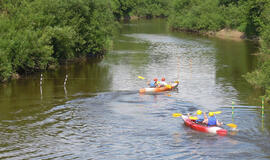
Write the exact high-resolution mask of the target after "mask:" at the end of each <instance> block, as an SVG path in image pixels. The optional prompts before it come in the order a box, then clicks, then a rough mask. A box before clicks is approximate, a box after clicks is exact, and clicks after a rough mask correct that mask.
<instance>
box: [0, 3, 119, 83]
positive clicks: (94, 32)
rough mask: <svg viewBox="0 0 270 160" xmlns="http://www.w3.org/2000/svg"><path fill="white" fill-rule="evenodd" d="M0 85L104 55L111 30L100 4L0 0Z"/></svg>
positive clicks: (103, 5) (109, 17) (105, 8)
mask: <svg viewBox="0 0 270 160" xmlns="http://www.w3.org/2000/svg"><path fill="white" fill-rule="evenodd" d="M0 3H1V4H0V6H1V8H0V15H1V16H0V34H1V37H0V80H2V81H4V80H7V79H8V78H10V77H11V75H12V74H13V73H24V72H34V71H38V70H43V69H46V68H48V66H49V65H50V64H55V63H58V62H60V61H63V60H68V59H71V58H74V57H84V56H97V55H102V54H104V53H105V51H106V49H107V48H108V46H109V45H110V37H111V36H112V34H113V31H114V28H115V21H114V16H113V14H112V11H111V10H110V9H109V7H108V5H109V4H107V3H106V1H105V0H104V1H100V0H89V1H86V0H47V1H43V0H23V1H15V0H14V1H12V0H2V1H0Z"/></svg>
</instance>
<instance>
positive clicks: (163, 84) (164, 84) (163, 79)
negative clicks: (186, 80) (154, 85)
mask: <svg viewBox="0 0 270 160" xmlns="http://www.w3.org/2000/svg"><path fill="white" fill-rule="evenodd" d="M166 85H168V84H167V83H166V82H165V78H164V77H162V78H161V82H159V84H158V86H159V87H164V86H166Z"/></svg>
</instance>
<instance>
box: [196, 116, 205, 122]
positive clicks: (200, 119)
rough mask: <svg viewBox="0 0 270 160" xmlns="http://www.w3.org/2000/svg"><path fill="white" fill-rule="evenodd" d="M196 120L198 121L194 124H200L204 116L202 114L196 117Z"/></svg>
mask: <svg viewBox="0 0 270 160" xmlns="http://www.w3.org/2000/svg"><path fill="white" fill-rule="evenodd" d="M197 118H198V119H197V120H196V122H202V121H203V120H204V116H203V115H202V114H200V115H198V116H197Z"/></svg>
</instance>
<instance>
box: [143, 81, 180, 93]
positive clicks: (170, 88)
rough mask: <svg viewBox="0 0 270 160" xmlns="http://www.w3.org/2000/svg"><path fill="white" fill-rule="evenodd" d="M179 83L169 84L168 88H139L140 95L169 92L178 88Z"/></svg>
mask: <svg viewBox="0 0 270 160" xmlns="http://www.w3.org/2000/svg"><path fill="white" fill-rule="evenodd" d="M178 84H179V82H174V83H171V84H170V86H171V87H168V86H164V87H159V88H141V89H140V93H154V92H164V91H170V90H173V89H175V88H177V87H178Z"/></svg>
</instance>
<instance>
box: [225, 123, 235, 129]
mask: <svg viewBox="0 0 270 160" xmlns="http://www.w3.org/2000/svg"><path fill="white" fill-rule="evenodd" d="M225 125H227V126H229V127H231V128H234V129H235V128H237V125H236V124H234V123H228V124H225Z"/></svg>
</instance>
